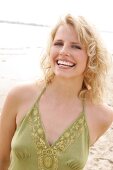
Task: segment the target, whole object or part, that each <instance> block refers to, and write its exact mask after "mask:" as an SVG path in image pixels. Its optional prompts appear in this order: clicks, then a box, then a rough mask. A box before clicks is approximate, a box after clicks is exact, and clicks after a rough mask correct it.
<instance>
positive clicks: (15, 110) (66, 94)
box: [0, 15, 113, 170]
mask: <svg viewBox="0 0 113 170" xmlns="http://www.w3.org/2000/svg"><path fill="white" fill-rule="evenodd" d="M108 59H109V57H108V54H107V51H106V49H105V48H104V46H103V45H102V42H101V41H100V39H99V36H98V35H97V34H96V32H95V30H94V29H93V28H92V27H91V26H90V25H89V24H88V23H87V22H86V21H85V19H84V18H83V17H78V18H77V19H75V18H73V17H72V16H71V15H67V16H65V18H64V19H61V20H60V21H59V23H58V24H57V25H56V26H55V28H54V29H53V30H52V32H51V35H50V41H49V44H48V47H47V51H46V54H45V55H44V58H43V61H42V65H43V69H44V71H45V79H44V80H43V81H40V82H38V83H33V84H29V85H23V86H21V87H20V86H19V87H16V88H14V89H13V90H11V92H10V93H9V94H8V96H7V99H6V101H5V104H4V107H3V110H2V114H1V120H0V170H6V169H8V170H63V169H65V170H70V169H73V170H74V169H76V170H82V169H83V168H84V166H85V163H86V161H87V158H88V153H89V147H90V146H91V145H93V144H94V143H95V142H96V141H97V139H98V138H99V137H100V136H101V135H102V134H103V133H104V132H105V131H106V130H107V129H108V128H109V126H110V125H111V123H112V121H113V109H112V108H111V107H110V106H108V105H107V104H104V100H103V99H104V96H105V92H106V84H105V77H106V76H107V68H108V66H109V65H108ZM8 167H9V168H8Z"/></svg>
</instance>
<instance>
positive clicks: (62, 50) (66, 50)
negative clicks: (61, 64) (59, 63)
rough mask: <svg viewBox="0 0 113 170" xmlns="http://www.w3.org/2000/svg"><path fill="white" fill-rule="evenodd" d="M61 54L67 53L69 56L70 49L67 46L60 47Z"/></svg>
mask: <svg viewBox="0 0 113 170" xmlns="http://www.w3.org/2000/svg"><path fill="white" fill-rule="evenodd" d="M60 55H64V56H65V55H67V56H69V50H68V48H67V47H65V46H63V47H62V48H61V49H60Z"/></svg>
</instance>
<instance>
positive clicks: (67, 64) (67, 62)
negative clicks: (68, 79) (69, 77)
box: [57, 60, 75, 66]
mask: <svg viewBox="0 0 113 170" xmlns="http://www.w3.org/2000/svg"><path fill="white" fill-rule="evenodd" d="M57 63H58V64H59V65H60V64H61V65H65V66H74V65H75V64H72V63H71V62H69V61H63V60H58V61H57Z"/></svg>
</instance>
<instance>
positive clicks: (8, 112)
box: [0, 89, 18, 170]
mask: <svg viewBox="0 0 113 170" xmlns="http://www.w3.org/2000/svg"><path fill="white" fill-rule="evenodd" d="M16 91H17V89H13V90H11V91H10V92H9V94H8V96H7V98H6V101H5V103H4V106H3V109H2V112H1V114H0V170H7V169H8V166H9V163H10V151H11V141H12V137H13V135H14V133H15V129H16V115H17V108H18V98H17V96H18V95H17V93H16Z"/></svg>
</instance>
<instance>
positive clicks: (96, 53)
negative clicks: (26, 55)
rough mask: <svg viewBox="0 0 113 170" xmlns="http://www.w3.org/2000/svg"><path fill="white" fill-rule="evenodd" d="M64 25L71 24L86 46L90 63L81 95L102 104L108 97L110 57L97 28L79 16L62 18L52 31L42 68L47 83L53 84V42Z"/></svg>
mask: <svg viewBox="0 0 113 170" xmlns="http://www.w3.org/2000/svg"><path fill="white" fill-rule="evenodd" d="M63 24H69V25H71V26H73V27H74V29H75V30H76V32H77V34H78V39H79V41H80V42H81V43H82V44H83V45H84V46H85V49H86V52H87V56H88V62H87V66H86V69H85V73H84V80H83V86H82V89H81V91H80V93H79V96H80V97H82V98H87V97H88V98H89V97H91V99H92V101H93V102H96V103H98V102H99V103H101V102H103V99H104V97H105V96H106V95H105V94H106V85H107V83H106V81H105V80H106V77H107V71H108V68H109V64H110V62H109V61H110V60H109V59H110V56H109V53H108V51H107V49H106V48H105V47H104V44H103V41H102V40H101V38H100V36H99V35H98V34H97V31H96V29H95V27H94V26H93V25H91V24H89V23H88V22H87V21H86V20H85V18H84V17H82V16H78V17H77V18H76V19H75V18H74V17H72V16H71V15H70V14H68V15H66V16H65V17H64V18H60V20H59V22H58V23H57V25H55V27H54V28H53V29H52V31H51V33H50V37H49V42H48V45H47V49H46V53H44V55H43V58H42V62H41V66H42V69H43V71H44V77H45V80H46V83H47V84H48V83H51V81H52V80H53V78H54V73H53V71H52V69H51V65H50V61H49V54H50V48H51V45H52V42H53V40H54V37H55V34H56V32H57V30H58V28H59V27H60V26H61V25H63Z"/></svg>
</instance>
